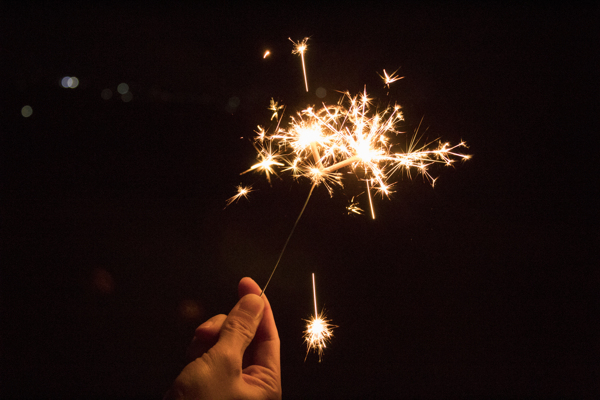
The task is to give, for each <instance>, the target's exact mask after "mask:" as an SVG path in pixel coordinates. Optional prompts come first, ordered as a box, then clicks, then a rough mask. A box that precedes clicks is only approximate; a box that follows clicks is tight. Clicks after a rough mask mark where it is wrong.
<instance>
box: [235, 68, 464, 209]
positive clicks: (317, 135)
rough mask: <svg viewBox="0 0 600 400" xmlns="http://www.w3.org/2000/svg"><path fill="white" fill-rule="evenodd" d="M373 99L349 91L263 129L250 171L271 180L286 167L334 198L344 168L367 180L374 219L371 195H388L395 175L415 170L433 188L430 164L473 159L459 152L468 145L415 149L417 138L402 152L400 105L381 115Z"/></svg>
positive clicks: (296, 175) (341, 184)
mask: <svg viewBox="0 0 600 400" xmlns="http://www.w3.org/2000/svg"><path fill="white" fill-rule="evenodd" d="M392 76H393V74H392ZM372 101H373V100H372V99H371V98H369V96H368V94H367V92H366V89H365V91H364V92H363V93H361V94H358V95H355V96H352V95H350V93H349V92H346V93H345V94H344V96H343V98H342V99H341V101H340V102H339V103H338V104H336V105H327V104H323V105H322V106H321V107H320V108H318V109H315V108H313V107H308V108H306V109H304V110H302V111H300V112H299V113H298V114H297V115H296V116H292V117H290V122H289V125H288V126H287V127H278V128H277V129H276V130H275V132H273V133H267V132H266V131H265V129H264V128H260V129H259V132H260V134H259V137H258V140H257V142H255V147H256V148H257V150H258V157H259V162H258V163H256V164H254V165H253V166H252V167H251V168H250V170H258V171H264V172H265V173H266V174H267V178H268V179H269V181H270V175H272V174H276V170H275V168H276V167H283V168H281V169H282V171H281V172H285V171H291V173H292V176H293V177H294V178H296V179H300V178H308V179H310V180H311V181H312V182H313V184H314V185H316V186H318V185H321V184H323V186H324V187H326V188H327V190H328V191H329V193H330V195H333V191H334V188H335V187H343V178H346V177H347V176H348V174H345V175H342V174H341V173H340V170H342V169H346V170H347V172H349V174H350V175H354V176H355V178H356V179H357V180H358V181H362V182H364V184H365V186H366V192H367V195H368V198H369V203H370V208H371V215H372V217H373V218H375V211H374V207H373V204H372V203H373V201H372V198H371V191H372V190H374V191H375V192H376V193H379V194H381V195H382V196H386V197H387V196H389V195H390V194H391V193H392V190H391V188H392V186H393V184H394V183H393V182H391V181H390V180H391V178H392V176H393V175H395V174H396V172H406V173H407V174H408V175H409V176H410V174H411V172H412V171H416V172H417V173H420V174H422V175H423V176H424V177H425V178H426V179H427V180H429V181H430V182H431V183H432V184H433V183H434V182H435V179H434V178H433V176H432V175H431V174H430V173H429V171H428V168H429V167H430V166H431V165H432V164H436V163H441V164H445V165H451V164H452V163H454V162H455V160H456V159H463V160H466V159H468V158H469V156H468V155H464V154H460V153H458V152H457V150H456V149H458V148H460V147H465V143H464V142H461V143H459V144H456V145H450V144H449V143H439V144H438V145H437V147H433V148H432V147H430V145H431V144H432V143H428V144H426V145H424V146H422V147H419V148H417V143H418V138H414V137H413V139H412V140H411V142H410V144H409V146H408V149H407V150H405V151H402V150H401V149H400V148H399V146H398V145H397V144H395V143H393V141H392V139H393V136H396V135H397V134H398V133H399V131H398V127H397V125H398V123H399V122H400V121H403V120H404V117H403V115H402V111H401V108H400V106H398V105H394V106H388V107H387V108H385V109H383V111H379V112H377V111H373V110H371V104H372ZM270 109H271V110H272V109H273V107H271V108H270ZM278 126H279V124H278ZM272 149H275V150H272ZM250 170H248V171H250ZM248 171H246V172H248Z"/></svg>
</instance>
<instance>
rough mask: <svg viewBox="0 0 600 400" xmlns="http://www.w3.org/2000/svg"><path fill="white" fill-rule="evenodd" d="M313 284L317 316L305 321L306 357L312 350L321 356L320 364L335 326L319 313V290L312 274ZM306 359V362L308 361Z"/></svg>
mask: <svg viewBox="0 0 600 400" xmlns="http://www.w3.org/2000/svg"><path fill="white" fill-rule="evenodd" d="M312 283H313V298H314V303H315V315H314V316H312V317H311V319H308V320H305V321H306V322H307V325H306V330H305V331H304V342H305V343H306V346H307V350H306V357H308V353H310V351H311V350H313V351H314V352H316V353H317V354H318V355H319V362H321V360H322V358H323V351H324V350H325V348H326V347H327V344H328V343H329V341H330V340H331V338H332V337H333V328H336V326H335V325H331V324H330V322H331V321H330V320H328V319H327V318H325V314H324V313H323V312H321V313H320V314H319V313H318V312H317V290H316V287H315V274H314V273H313V274H312ZM306 357H304V360H305V361H306Z"/></svg>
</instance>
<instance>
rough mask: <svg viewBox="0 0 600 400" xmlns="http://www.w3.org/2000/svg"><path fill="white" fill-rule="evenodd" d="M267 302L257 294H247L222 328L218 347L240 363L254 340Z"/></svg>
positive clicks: (234, 308)
mask: <svg viewBox="0 0 600 400" xmlns="http://www.w3.org/2000/svg"><path fill="white" fill-rule="evenodd" d="M264 309H265V302H264V300H263V299H262V298H260V297H258V296H257V295H255V294H247V295H245V296H244V297H242V298H241V299H240V301H239V302H238V303H237V304H236V305H235V307H233V309H232V310H231V312H230V313H229V315H228V316H227V319H226V320H225V322H223V327H222V328H221V333H220V336H219V342H218V345H220V346H224V347H225V348H227V349H228V350H229V351H230V352H231V353H232V354H233V355H234V356H236V357H237V356H239V357H240V363H241V359H242V356H243V355H244V351H245V350H246V347H248V345H249V344H250V342H252V339H254V335H255V334H256V330H257V329H258V325H259V324H260V321H261V320H262V316H263V312H264Z"/></svg>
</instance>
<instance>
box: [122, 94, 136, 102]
mask: <svg viewBox="0 0 600 400" xmlns="http://www.w3.org/2000/svg"><path fill="white" fill-rule="evenodd" d="M121 100H123V102H124V103H129V102H130V101H131V100H133V93H131V92H125V93H123V94H121Z"/></svg>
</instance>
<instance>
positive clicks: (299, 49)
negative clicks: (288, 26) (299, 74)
mask: <svg viewBox="0 0 600 400" xmlns="http://www.w3.org/2000/svg"><path fill="white" fill-rule="evenodd" d="M288 39H290V41H291V42H292V43H294V45H295V47H294V50H292V54H300V58H301V59H302V71H303V72H304V86H306V91H307V92H308V80H307V79H306V66H305V65H304V52H305V51H306V48H307V45H306V42H307V41H308V38H307V37H305V38H304V39H303V40H302V41H300V40H299V41H298V42H294V41H293V40H292V38H288Z"/></svg>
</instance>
